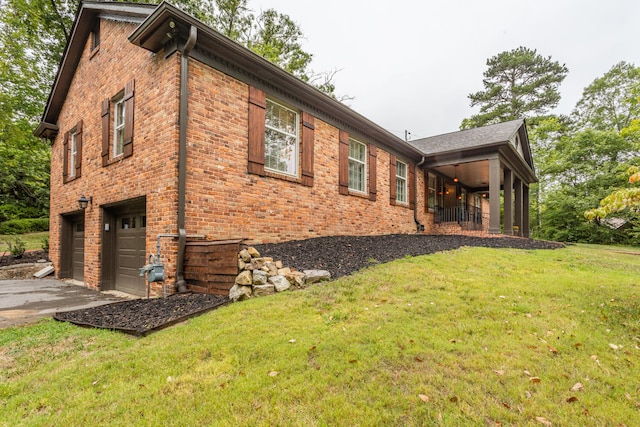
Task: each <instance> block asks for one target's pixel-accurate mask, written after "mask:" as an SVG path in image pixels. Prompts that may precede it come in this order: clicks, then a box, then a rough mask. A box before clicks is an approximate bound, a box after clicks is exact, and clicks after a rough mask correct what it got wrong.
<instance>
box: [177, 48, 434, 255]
mask: <svg viewBox="0 0 640 427" xmlns="http://www.w3.org/2000/svg"><path fill="white" fill-rule="evenodd" d="M190 64H191V65H190V79H189V91H190V102H189V117H190V121H189V127H188V131H187V140H188V145H189V148H188V151H189V156H188V159H187V170H188V176H187V200H188V204H187V232H188V233H196V234H205V235H206V236H207V238H211V239H229V238H248V239H250V240H251V241H253V242H276V241H285V240H293V239H305V238H310V237H317V236H327V235H366V234H390V233H413V232H415V229H416V226H415V223H414V220H413V210H411V209H409V208H408V205H405V206H401V205H399V206H392V205H391V204H390V203H389V153H387V152H385V151H383V150H381V149H378V157H377V191H378V193H377V200H376V201H370V200H368V198H367V197H368V196H367V197H360V196H356V195H349V196H344V195H340V194H339V192H338V148H339V140H338V132H339V129H338V128H336V127H334V126H332V125H330V124H327V123H325V122H323V121H322V120H321V119H320V118H319V117H316V119H315V132H314V175H315V179H314V185H313V187H305V186H303V185H301V184H299V183H297V182H291V180H285V179H279V178H277V177H276V176H277V175H275V174H269V176H267V177H260V176H257V175H251V174H249V173H248V172H247V151H248V139H247V137H248V105H249V104H248V95H249V88H248V85H247V84H245V83H243V82H240V81H237V80H235V79H233V78H232V77H229V76H226V75H224V74H222V73H220V72H218V71H216V70H214V69H212V68H210V67H208V66H206V65H204V64H202V63H200V62H197V61H195V60H192V61H191V62H190ZM269 95H270V94H269V93H267V96H269ZM273 99H274V100H278V98H277V97H276V98H273ZM280 101H285V102H286V100H282V99H281V100H280ZM353 136H354V137H355V138H357V139H358V140H360V141H361V142H363V143H369V142H370V141H367V140H366V139H363V138H361V137H358V135H353ZM400 160H405V161H406V159H400ZM299 173H300V172H299ZM423 175H424V174H423V173H418V177H419V180H418V187H417V188H418V189H419V191H418V195H419V200H418V206H424V201H423V198H422V197H423V191H422V190H421V189H423V188H424V183H423V180H424V178H423ZM419 211H420V209H419ZM421 217H423V215H422V214H421Z"/></svg>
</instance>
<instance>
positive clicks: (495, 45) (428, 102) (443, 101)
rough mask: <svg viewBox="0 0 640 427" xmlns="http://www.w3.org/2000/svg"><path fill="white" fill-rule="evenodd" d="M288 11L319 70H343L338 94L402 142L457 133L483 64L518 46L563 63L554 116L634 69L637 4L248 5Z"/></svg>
mask: <svg viewBox="0 0 640 427" xmlns="http://www.w3.org/2000/svg"><path fill="white" fill-rule="evenodd" d="M248 5H249V8H251V9H252V10H253V12H254V13H256V14H257V13H258V12H259V11H260V10H265V9H268V8H273V9H276V10H277V11H278V12H281V13H286V14H288V15H289V16H290V17H291V18H292V19H293V20H294V21H295V22H296V23H298V25H299V26H300V27H301V29H302V31H303V32H304V33H305V42H304V45H303V47H304V49H305V50H307V51H308V52H310V53H312V54H313V55H314V60H313V63H312V68H313V69H314V70H316V71H325V70H333V69H336V68H337V69H342V71H340V72H339V73H338V74H337V75H336V79H335V81H336V93H337V94H338V95H342V94H348V95H350V96H354V97H355V99H354V100H353V101H350V102H347V104H348V105H350V106H351V108H353V109H354V110H356V111H357V112H359V113H360V114H362V115H364V116H365V117H367V118H369V119H370V120H372V121H374V122H376V123H378V124H379V125H381V126H382V127H384V128H386V129H387V130H389V131H390V132H392V133H394V134H396V135H397V136H400V137H403V138H404V131H405V129H406V130H409V131H410V132H411V134H412V138H413V139H418V138H421V137H426V136H432V135H438V134H441V133H447V132H452V131H456V130H458V128H459V126H460V123H461V121H462V119H464V118H466V117H469V116H471V115H472V114H474V113H476V112H477V109H476V108H474V109H472V108H471V107H470V106H469V99H468V98H467V95H468V94H469V93H472V92H476V91H479V90H482V89H483V86H482V73H483V72H484V71H485V70H486V60H487V59H488V58H490V57H492V56H494V55H496V54H498V53H500V52H503V51H507V50H512V49H515V48H517V47H519V46H526V47H528V48H530V49H536V50H537V51H538V53H539V54H541V55H543V56H551V57H552V59H553V60H556V61H558V62H560V63H561V64H565V65H566V66H567V67H568V68H569V74H568V76H567V78H566V79H565V80H564V82H563V83H562V85H561V87H560V91H561V94H562V100H561V102H560V105H559V106H558V108H557V109H556V111H555V112H556V113H562V114H567V113H569V112H570V111H571V110H572V109H573V107H574V105H575V103H576V102H577V101H578V100H579V99H580V97H581V95H582V90H583V89H584V87H585V86H587V85H588V84H590V83H591V82H592V81H593V80H594V79H595V78H597V77H600V76H602V74H604V73H605V72H606V71H608V70H609V69H610V68H611V67H612V66H613V65H614V64H616V63H618V62H620V61H627V62H631V63H634V64H635V65H636V66H638V65H640V45H639V43H640V0H582V1H580V0H529V1H526V2H525V1H522V0H441V1H433V0H423V1H419V0H392V1H379V0H370V1H366V0H320V1H318V0H316V1H313V2H312V1H309V0H249V2H248Z"/></svg>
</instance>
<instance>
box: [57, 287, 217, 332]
mask: <svg viewBox="0 0 640 427" xmlns="http://www.w3.org/2000/svg"><path fill="white" fill-rule="evenodd" d="M228 302H229V298H228V297H224V296H220V295H207V294H192V293H185V294H175V295H171V296H169V297H167V298H153V299H137V300H131V301H123V302H116V303H113V304H106V305H101V306H98V307H92V308H87V309H83V310H75V311H66V312H60V313H56V314H55V315H54V316H53V318H54V319H56V320H60V321H63V322H70V323H73V324H76V325H80V326H90V327H94V328H103V329H113V330H118V331H122V332H126V333H128V334H133V335H146V334H148V333H149V332H153V331H157V330H159V329H162V328H165V327H167V326H170V325H173V324H175V323H178V322H182V321H183V320H185V319H187V318H189V317H193V316H196V315H198V314H202V313H205V312H207V311H209V310H213V309H214V308H217V307H220V306H221V305H224V304H227V303H228Z"/></svg>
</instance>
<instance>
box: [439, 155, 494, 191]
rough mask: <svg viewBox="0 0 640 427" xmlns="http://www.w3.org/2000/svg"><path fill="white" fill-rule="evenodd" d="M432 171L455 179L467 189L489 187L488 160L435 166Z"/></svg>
mask: <svg viewBox="0 0 640 427" xmlns="http://www.w3.org/2000/svg"><path fill="white" fill-rule="evenodd" d="M432 169H433V170H434V171H436V172H438V173H440V174H442V175H444V176H447V177H449V178H451V179H452V180H453V178H455V177H457V178H458V180H459V181H460V183H461V184H463V185H465V186H467V187H471V188H478V189H480V188H488V187H489V160H480V161H476V162H468V163H457V164H451V165H444V166H436V167H433V168H432ZM500 185H502V180H501V182H500Z"/></svg>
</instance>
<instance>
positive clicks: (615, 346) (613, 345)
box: [609, 343, 620, 350]
mask: <svg viewBox="0 0 640 427" xmlns="http://www.w3.org/2000/svg"><path fill="white" fill-rule="evenodd" d="M609 347H611V348H612V349H614V350H618V349H619V348H620V347H618V346H617V345H615V344H611V343H609Z"/></svg>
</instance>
